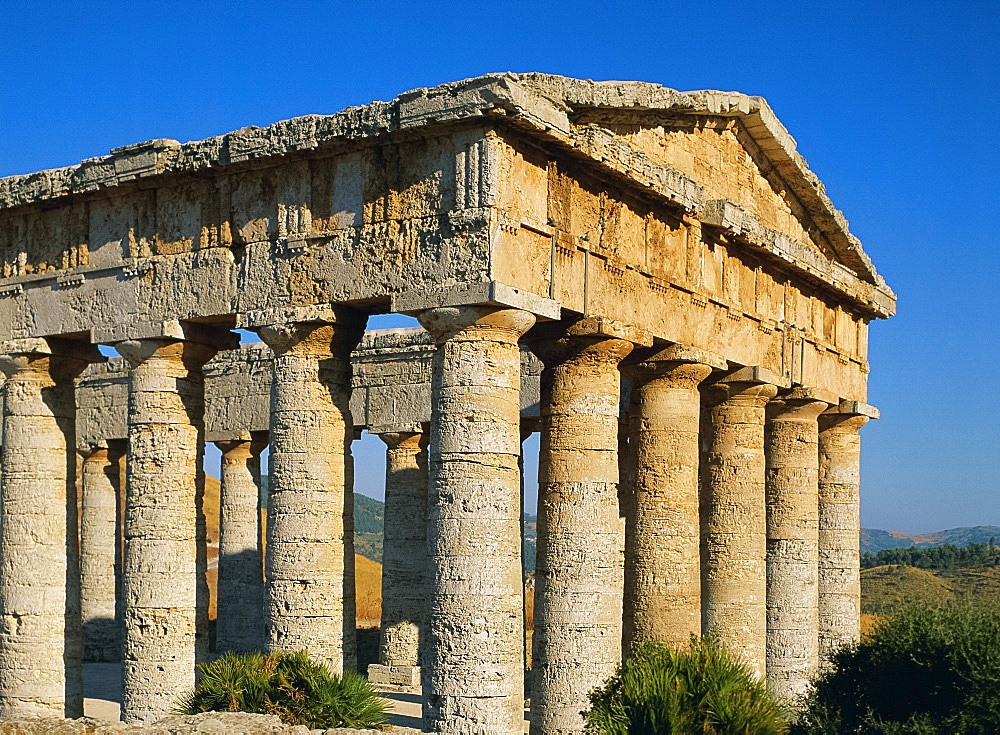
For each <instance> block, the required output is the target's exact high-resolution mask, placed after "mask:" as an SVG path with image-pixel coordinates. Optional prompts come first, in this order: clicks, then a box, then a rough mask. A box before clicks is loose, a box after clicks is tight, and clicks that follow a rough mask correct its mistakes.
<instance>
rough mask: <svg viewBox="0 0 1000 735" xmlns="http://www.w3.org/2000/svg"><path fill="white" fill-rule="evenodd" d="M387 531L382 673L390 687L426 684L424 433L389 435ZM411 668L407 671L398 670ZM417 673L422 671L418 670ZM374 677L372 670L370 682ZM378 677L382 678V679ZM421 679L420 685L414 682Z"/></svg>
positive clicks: (427, 562) (384, 436)
mask: <svg viewBox="0 0 1000 735" xmlns="http://www.w3.org/2000/svg"><path fill="white" fill-rule="evenodd" d="M379 437H380V438H381V439H382V441H384V442H385V444H386V461H385V532H384V537H383V542H382V621H381V626H380V630H379V655H378V658H379V664H381V665H382V666H383V667H389V670H388V671H382V670H381V669H379V670H378V673H379V674H380V675H381V677H382V678H383V679H391V681H386V682H385V683H391V684H396V685H405V686H419V685H420V679H419V677H420V672H419V668H418V667H419V666H420V649H421V648H422V647H423V646H422V645H421V644H422V643H423V640H422V639H423V637H424V634H425V631H426V626H427V608H428V598H429V596H430V595H429V585H428V576H429V575H428V571H429V567H430V560H429V559H428V558H427V442H428V441H429V439H430V437H429V435H428V434H427V433H426V432H423V431H395V432H383V433H380V434H379ZM398 667H405V668H407V669H409V670H408V671H407V672H405V674H404V672H395V673H396V675H395V676H392V674H393V671H392V670H393V669H395V668H398ZM414 668H416V669H417V670H416V671H413V669H414ZM372 674H373V672H372V670H371V669H370V668H369V673H368V676H369V679H371V676H372ZM376 678H378V677H376ZM414 679H415V680H414Z"/></svg>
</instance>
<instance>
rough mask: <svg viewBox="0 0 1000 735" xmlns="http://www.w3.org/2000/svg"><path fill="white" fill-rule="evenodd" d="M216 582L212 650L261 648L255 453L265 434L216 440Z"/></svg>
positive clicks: (257, 460)
mask: <svg viewBox="0 0 1000 735" xmlns="http://www.w3.org/2000/svg"><path fill="white" fill-rule="evenodd" d="M215 445H216V446H217V447H218V448H219V449H220V450H221V451H222V472H221V474H222V477H221V478H220V481H219V511H220V517H219V582H218V587H217V590H218V597H217V603H216V623H215V650H216V651H218V652H220V653H221V652H222V651H234V652H237V653H244V652H250V651H260V650H261V648H262V646H263V643H264V577H263V575H262V574H261V544H260V454H261V452H262V451H264V447H265V446H267V441H266V439H264V440H257V441H254V440H251V438H250V435H249V434H248V435H246V436H245V438H243V439H236V440H232V441H218V442H216V443H215Z"/></svg>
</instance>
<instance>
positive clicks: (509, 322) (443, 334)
mask: <svg viewBox="0 0 1000 735" xmlns="http://www.w3.org/2000/svg"><path fill="white" fill-rule="evenodd" d="M417 320H418V321H419V322H420V324H421V326H423V328H424V329H426V330H427V331H428V332H430V334H431V336H432V337H433V338H434V341H435V342H436V343H437V344H442V343H444V342H447V341H448V340H450V339H452V338H454V337H456V336H458V335H459V334H461V333H463V332H480V331H488V332H499V333H503V334H506V335H508V336H512V337H513V340H512V341H517V340H518V339H520V337H521V335H523V334H524V333H525V332H527V331H528V330H529V329H531V327H532V326H534V324H535V315H534V314H532V313H531V312H528V311H524V310H522V309H510V308H505V307H502V306H439V307H436V308H434V309H428V310H427V311H423V312H421V313H420V314H419V315H418V316H417Z"/></svg>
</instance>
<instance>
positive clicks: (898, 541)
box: [861, 526, 1000, 554]
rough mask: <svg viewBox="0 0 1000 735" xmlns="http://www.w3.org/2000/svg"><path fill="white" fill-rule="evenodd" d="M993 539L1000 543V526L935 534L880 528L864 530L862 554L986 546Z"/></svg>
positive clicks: (958, 529) (953, 530)
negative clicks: (970, 545) (934, 547)
mask: <svg viewBox="0 0 1000 735" xmlns="http://www.w3.org/2000/svg"><path fill="white" fill-rule="evenodd" d="M991 538H996V539H997V540H998V541H1000V526H971V527H963V528H949V529H947V530H945V531H936V532H935V533H913V534H910V533H901V532H899V531H883V530H882V529H880V528H862V529H861V553H862V554H864V553H866V552H870V553H872V554H876V553H878V552H879V551H882V550H883V549H905V548H908V547H910V546H917V547H929V546H943V545H944V544H953V545H955V546H959V547H962V546H968V545H969V544H973V543H975V544H986V543H989V541H990V539H991Z"/></svg>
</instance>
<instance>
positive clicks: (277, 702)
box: [176, 651, 385, 729]
mask: <svg viewBox="0 0 1000 735" xmlns="http://www.w3.org/2000/svg"><path fill="white" fill-rule="evenodd" d="M198 668H199V671H200V673H201V680H200V682H199V683H198V686H197V687H196V688H195V690H194V692H193V693H192V694H191V695H189V696H188V697H185V698H184V699H183V700H182V701H181V702H180V703H179V704H178V706H177V708H176V712H177V713H178V714H185V715H193V714H197V713H199V712H212V711H217V712H254V713H257V714H267V715H278V717H280V718H281V720H282V722H285V723H286V724H289V725H306V726H307V727H309V728H313V729H325V728H333V727H354V728H378V727H381V726H382V725H383V724H384V723H385V704H384V703H383V701H382V700H381V699H380V698H379V696H378V694H376V693H375V691H374V690H372V688H371V687H370V686H369V685H368V682H367V681H366V680H365V679H363V678H362V677H361V676H359V675H358V674H355V673H354V672H352V671H347V672H345V673H344V675H343V676H337V675H336V674H333V673H332V672H331V671H330V670H329V669H328V668H327V667H326V666H323V665H322V664H318V663H315V662H313V661H310V660H309V656H308V654H307V652H306V651H297V652H278V653H268V654H262V653H247V654H233V653H225V654H223V656H222V657H221V658H219V659H217V660H215V661H212V662H211V663H207V664H201V665H199V667H198Z"/></svg>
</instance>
